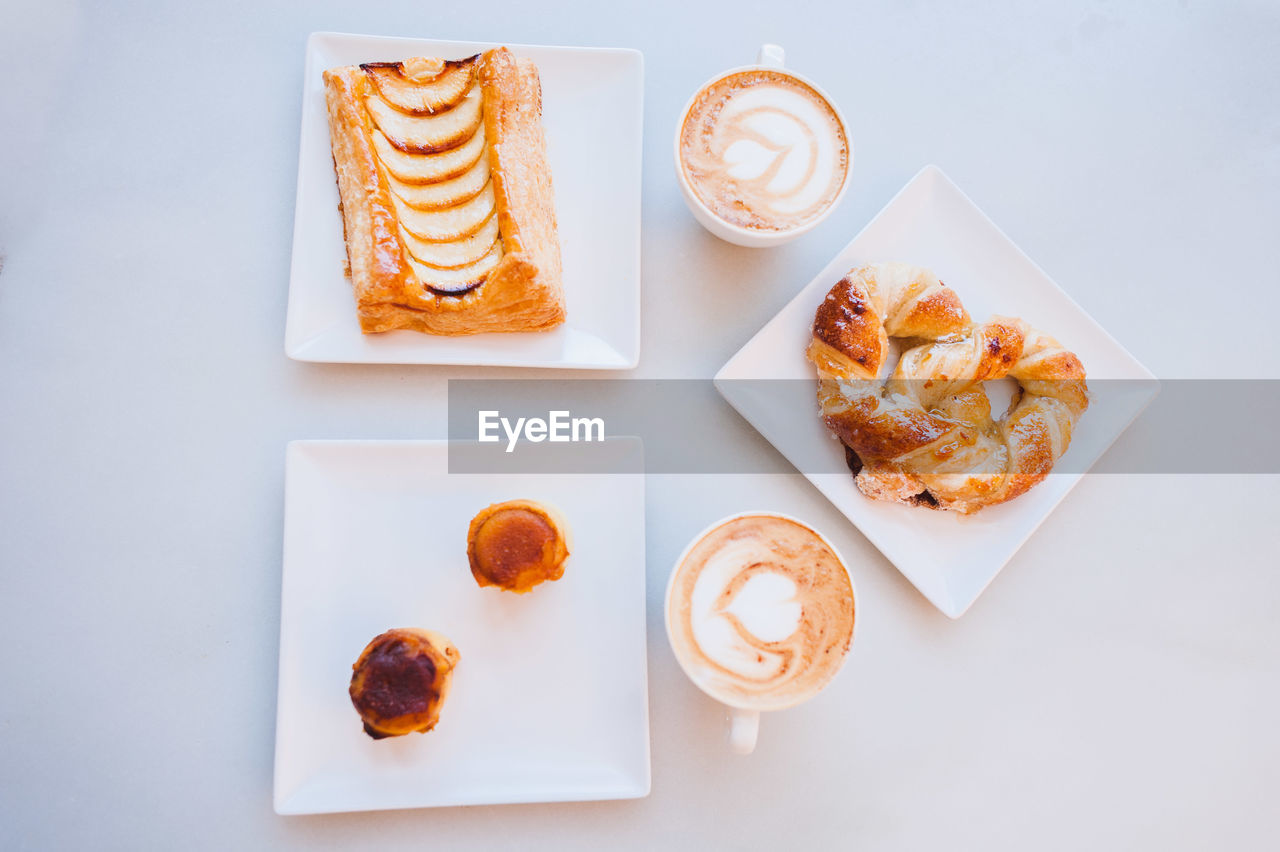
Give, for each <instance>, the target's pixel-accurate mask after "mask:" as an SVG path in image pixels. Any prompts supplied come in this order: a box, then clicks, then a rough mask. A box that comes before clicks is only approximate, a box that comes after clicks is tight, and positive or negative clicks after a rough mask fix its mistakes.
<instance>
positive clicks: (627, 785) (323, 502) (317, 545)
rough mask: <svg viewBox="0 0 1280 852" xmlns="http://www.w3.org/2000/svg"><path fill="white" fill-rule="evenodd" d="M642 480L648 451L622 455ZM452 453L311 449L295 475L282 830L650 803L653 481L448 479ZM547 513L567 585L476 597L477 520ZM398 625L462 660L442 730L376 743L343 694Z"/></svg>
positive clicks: (291, 478)
mask: <svg viewBox="0 0 1280 852" xmlns="http://www.w3.org/2000/svg"><path fill="white" fill-rule="evenodd" d="M611 441H614V442H618V443H619V446H618V447H616V448H615V449H617V450H618V451H619V452H620V453H621V455H622V456H623V457H625V458H627V459H632V458H634V459H635V462H634V463H633V464H630V463H629V464H628V465H627V467H625V468H624V469H627V470H640V469H642V467H641V464H642V462H641V461H640V460H639V457H640V454H641V453H642V449H641V446H640V442H639V440H638V439H635V438H618V439H611ZM448 471H449V450H448V444H447V442H445V441H295V442H293V443H291V444H290V445H289V448H288V453H287V460H286V473H285V522H284V572H283V592H282V598H281V608H280V684H279V699H278V704H277V720H276V762H275V809H276V812H277V813H280V814H310V813H329V812H333V811H358V810H382V809H388V808H415V807H431V806H441V805H478V804H499V803H511V802H553V801H581V800H588V799H625V798H635V797H639V796H645V795H647V794H648V792H649V704H648V686H647V662H646V651H645V559H644V544H645V534H644V477H643V475H641V474H609V475H602V474H540V475H538V476H537V477H533V476H517V475H510V474H491V473H485V474H459V473H454V474H450V473H449V472H448ZM512 499H530V500H537V501H539V502H542V503H545V504H547V505H549V506H553V507H555V508H557V509H559V510H560V512H561V513H562V514H563V516H564V518H565V520H566V522H567V524H568V526H569V531H570V535H569V538H570V555H569V560H568V562H567V563H566V564H565V572H564V576H563V577H561V578H560V579H559V580H557V581H555V582H551V583H543V584H541V585H539V586H537V587H535V588H534V589H533V590H532V591H531V592H529V593H528V594H524V595H518V594H514V593H512V592H506V591H502V590H499V589H497V588H493V587H488V588H480V587H479V586H478V585H477V584H476V581H475V580H474V579H473V578H472V576H471V570H470V567H469V565H468V562H467V528H468V525H469V524H470V522H471V518H472V516H474V515H475V513H477V512H479V511H480V510H481V509H483V508H485V507H486V506H488V505H490V504H492V503H498V502H502V501H505V500H512ZM393 627H425V628H428V629H432V630H438V631H439V632H441V633H443V634H444V635H445V636H447V637H449V639H451V640H452V641H453V642H454V644H455V645H457V647H458V650H459V652H460V653H461V659H460V660H459V662H458V666H457V668H456V669H455V672H454V676H453V685H452V688H451V691H450V693H449V697H448V699H447V700H446V701H445V703H444V706H443V707H442V708H441V714H440V722H439V724H438V725H437V726H436V727H435V729H434V730H431V731H429V732H427V733H425V734H409V735H407V736H403V737H392V738H389V739H383V740H374V739H371V738H370V737H369V736H368V735H366V734H365V733H364V731H363V730H362V727H361V721H360V717H359V715H358V714H357V713H356V711H355V709H354V708H353V707H352V705H351V699H350V697H349V696H348V694H347V687H348V685H349V683H350V680H351V666H352V664H353V663H354V662H355V660H356V658H357V657H358V656H359V654H360V651H361V650H362V649H363V648H364V646H365V645H366V644H367V643H368V642H369V640H370V639H372V638H373V637H374V636H377V635H378V634H379V633H382V632H383V631H385V630H388V629H390V628H393Z"/></svg>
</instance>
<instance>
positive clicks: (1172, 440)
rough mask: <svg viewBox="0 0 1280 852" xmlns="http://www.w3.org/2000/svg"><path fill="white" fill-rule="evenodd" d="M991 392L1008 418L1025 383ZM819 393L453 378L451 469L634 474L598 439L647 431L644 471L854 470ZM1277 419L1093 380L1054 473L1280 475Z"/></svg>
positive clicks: (1134, 384)
mask: <svg viewBox="0 0 1280 852" xmlns="http://www.w3.org/2000/svg"><path fill="white" fill-rule="evenodd" d="M1038 390H1040V391H1041V392H1042V393H1045V394H1047V395H1049V396H1053V395H1054V388H1052V387H1051V386H1050V387H1047V388H1045V387H1042V388H1039V389H1038ZM899 391H900V392H903V393H905V394H906V395H907V396H912V395H918V396H919V397H922V398H925V399H928V398H929V397H930V392H929V390H928V389H926V388H923V387H921V388H905V389H903V388H899ZM986 391H987V396H988V397H989V398H990V400H991V413H992V417H994V418H996V419H997V420H998V419H999V418H1000V417H1001V416H1002V414H1003V413H1004V412H1005V410H1006V408H1007V407H1008V405H1009V403H1010V401H1011V400H1012V399H1014V396H1015V394H1016V393H1017V392H1018V388H1017V386H1016V385H1015V384H1014V383H1013V382H1011V381H1008V380H1004V381H999V382H991V383H988V385H987V387H986ZM816 392H817V383H816V382H815V381H771V380H760V381H725V382H719V383H715V382H712V381H711V380H702V379H699V380H681V379H673V380H656V379H655V380H649V379H637V380H626V379H623V380H618V379H606V380H564V379H556V380H503V381H490V380H472V379H462V380H451V381H450V382H449V438H450V442H451V444H450V456H449V467H450V471H451V472H455V473H540V472H562V473H614V472H627V473H636V472H641V471H639V470H637V465H639V464H641V462H640V461H639V460H638V457H637V456H636V455H635V454H619V453H618V452H617V451H616V450H610V448H609V442H607V441H603V440H601V439H604V438H613V437H619V436H637V437H639V438H641V439H642V440H643V442H644V454H643V463H642V464H643V472H646V473H791V472H794V471H796V470H799V471H801V472H803V473H834V472H842V471H847V470H848V469H849V468H848V463H849V459H848V458H847V457H846V452H845V448H844V446H843V445H842V444H841V443H840V442H839V440H837V439H836V438H835V437H834V436H832V435H831V433H830V432H829V431H828V429H827V428H826V426H825V425H824V424H823V422H822V419H821V417H820V414H819V410H818V403H817V398H816ZM934 410H935V411H936V409H934ZM1278 424H1280V381H1263V380H1178V381H1164V382H1154V381H1105V380H1097V379H1090V380H1089V408H1088V410H1087V411H1086V412H1084V414H1083V415H1082V416H1081V417H1080V418H1079V419H1078V421H1077V422H1076V424H1075V427H1074V429H1073V433H1072V439H1071V446H1070V449H1069V450H1068V451H1067V452H1066V453H1065V454H1064V455H1063V456H1062V458H1060V459H1059V460H1058V463H1057V465H1056V466H1055V468H1054V472H1055V473H1082V472H1084V471H1090V472H1092V473H1126V474H1133V473H1280V441H1277V438H1276V431H1277V425H1278Z"/></svg>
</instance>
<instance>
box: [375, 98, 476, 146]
mask: <svg viewBox="0 0 1280 852" xmlns="http://www.w3.org/2000/svg"><path fill="white" fill-rule="evenodd" d="M483 101H484V99H483V98H482V97H481V96H480V92H479V91H475V92H473V93H472V94H469V95H467V96H466V97H464V98H463V99H462V100H461V101H460V102H459V103H458V105H457V106H455V107H453V108H452V109H447V110H445V111H444V112H440V113H436V114H435V115H427V116H413V115H405V114H404V113H402V112H400V111H399V110H397V109H396V108H395V107H392V106H390V105H388V104H387V102H386V101H384V100H382V98H379V97H375V96H372V95H370V96H369V97H367V98H365V99H364V103H365V106H366V107H367V108H368V110H369V114H370V115H371V116H373V123H374V124H376V125H378V129H379V130H381V131H382V132H383V134H384V135H386V137H387V141H389V142H390V143H391V144H392V145H394V146H396V147H397V148H399V149H400V150H401V151H404V152H405V153H407V154H436V153H439V152H440V151H447V150H449V149H450V148H454V147H456V146H458V145H461V144H462V143H463V142H465V141H467V139H469V138H471V135H472V134H473V133H475V129H476V127H478V126H479V124H480V116H481V106H482V104H483Z"/></svg>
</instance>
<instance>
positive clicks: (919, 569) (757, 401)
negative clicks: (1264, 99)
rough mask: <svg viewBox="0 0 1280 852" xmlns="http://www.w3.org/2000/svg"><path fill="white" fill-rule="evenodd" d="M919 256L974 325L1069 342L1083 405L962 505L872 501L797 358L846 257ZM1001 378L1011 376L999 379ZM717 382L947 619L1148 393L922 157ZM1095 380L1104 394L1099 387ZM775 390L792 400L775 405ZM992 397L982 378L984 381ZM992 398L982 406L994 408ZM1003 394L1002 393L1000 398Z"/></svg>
mask: <svg viewBox="0 0 1280 852" xmlns="http://www.w3.org/2000/svg"><path fill="white" fill-rule="evenodd" d="M881 261H901V262H904V263H910V264H913V265H916V266H923V267H927V268H928V269H930V270H932V271H933V273H934V274H936V275H937V276H938V277H940V278H941V279H942V280H943V281H944V282H945V283H946V284H947V286H949V287H950V288H951V289H953V290H954V291H955V292H956V294H957V295H958V296H959V297H960V300H961V301H962V302H963V303H964V306H965V308H966V309H968V312H969V314H970V316H972V317H973V318H974V320H975V321H978V322H982V321H984V320H986V319H987V318H988V317H990V316H992V315H996V314H999V315H1004V316H1014V317H1021V318H1023V319H1025V320H1026V321H1027V322H1029V323H1030V324H1031V325H1032V326H1033V327H1035V328H1040V329H1043V330H1045V331H1046V332H1047V333H1049V334H1051V335H1053V336H1054V337H1055V338H1057V339H1058V340H1060V341H1061V342H1062V344H1063V345H1064V346H1066V347H1067V348H1068V349H1070V350H1071V351H1073V352H1075V353H1076V354H1077V355H1078V356H1079V358H1080V360H1081V361H1082V362H1083V364H1084V366H1085V369H1086V371H1087V372H1088V378H1089V384H1090V388H1091V391H1092V392H1093V403H1092V404H1091V405H1090V407H1089V410H1088V411H1086V412H1085V413H1084V414H1083V415H1082V416H1081V418H1080V420H1079V421H1078V423H1077V424H1076V427H1075V430H1074V432H1073V434H1072V438H1071V446H1070V448H1069V449H1068V450H1067V452H1066V453H1065V454H1064V455H1063V456H1062V458H1060V459H1058V462H1057V464H1056V465H1055V467H1054V471H1053V472H1052V473H1050V474H1049V476H1048V477H1047V478H1046V479H1045V480H1044V481H1043V482H1041V483H1040V484H1039V485H1037V486H1035V487H1034V488H1032V489H1031V490H1030V491H1028V492H1027V493H1025V494H1023V495H1022V496H1020V497H1016V498H1014V499H1013V500H1010V501H1009V502H1007V503H1002V504H999V505H995V506H989V507H987V508H985V509H982V510H981V511H979V512H977V513H975V514H972V515H959V514H957V513H955V512H947V511H940V510H933V509H929V508H924V507H920V506H906V505H901V504H898V503H890V502H883V501H878V500H872V499H870V498H868V497H866V496H865V495H863V494H862V492H861V491H859V490H858V488H857V486H856V485H855V484H854V479H853V476H852V474H851V473H850V472H849V469H848V468H847V466H846V464H845V457H844V447H843V446H842V445H841V444H840V442H839V441H838V440H836V439H835V438H834V437H833V436H831V435H830V434H829V433H828V431H827V428H826V426H825V425H824V424H823V422H822V420H821V419H820V417H819V414H818V404H817V401H816V399H815V390H816V386H817V383H816V379H815V373H814V367H813V365H812V364H811V363H809V361H808V360H806V358H805V348H806V347H807V346H808V344H809V340H810V336H811V331H812V326H813V318H814V312H815V310H816V309H817V307H818V305H819V303H821V302H822V300H823V298H824V297H825V296H826V294H827V292H828V290H830V289H831V287H832V285H834V284H835V283H836V282H837V281H839V280H840V279H841V278H842V277H844V275H845V274H846V273H847V272H848V271H849V270H850V269H852V268H854V267H856V266H861V265H864V264H868V263H877V262H881ZM1010 384H1011V383H1010ZM716 385H717V387H718V388H719V390H720V393H721V394H722V395H723V396H724V397H725V399H727V400H728V401H729V403H730V404H732V405H733V406H734V407H735V408H736V409H738V412H739V413H740V414H742V416H743V417H745V418H746V419H747V420H748V421H750V423H751V425H752V426H754V427H755V428H756V429H757V430H758V431H759V432H760V433H761V434H762V435H764V437H765V438H767V439H768V440H769V442H770V443H772V444H773V445H774V446H775V447H776V448H777V449H778V451H779V452H781V453H782V454H783V455H784V456H786V457H787V459H788V460H790V461H791V463H792V464H794V465H795V466H796V467H797V468H798V469H799V470H800V472H801V473H803V474H804V475H805V476H806V477H808V479H809V480H810V481H811V482H812V483H813V484H814V485H815V486H817V488H818V489H819V490H820V491H821V492H822V493H823V494H825V495H826V497H827V498H828V499H829V500H831V502H832V503H834V504H835V505H836V507H837V508H838V509H840V510H841V511H842V512H843V513H844V514H845V515H846V516H847V517H848V518H849V520H851V521H852V522H853V523H854V524H855V525H856V526H857V527H858V529H859V530H861V531H862V533H863V534H864V535H865V536H866V537H867V538H868V539H870V541H871V543H872V544H874V545H875V546H876V547H878V548H879V549H880V552H881V553H883V554H884V555H885V556H886V557H888V559H889V560H890V561H891V562H892V563H893V564H894V565H895V566H897V568H898V569H899V570H900V571H901V572H902V573H903V574H904V575H906V577H907V579H908V580H910V581H911V582H912V583H913V584H914V585H915V586H916V588H918V589H919V590H920V591H921V592H922V593H923V594H924V596H925V597H927V598H928V599H929V600H930V601H931V602H933V604H934V605H935V606H937V607H938V609H940V610H942V611H943V612H944V613H946V614H947V615H949V616H951V617H952V618H956V617H959V616H960V615H962V614H963V613H964V612H965V611H966V610H967V609H968V608H969V607H970V605H972V604H973V602H974V601H975V600H977V598H978V596H979V595H980V594H981V593H982V591H983V589H985V588H986V587H987V585H988V584H989V583H990V582H991V581H992V580H993V579H995V577H996V575H997V574H998V573H999V572H1000V570H1001V568H1003V567H1004V565H1005V564H1006V563H1007V562H1008V561H1009V560H1010V559H1011V558H1012V557H1013V555H1014V553H1016V552H1017V550H1018V548H1020V547H1021V546H1022V544H1023V542H1025V541H1026V540H1027V538H1028V537H1030V536H1031V534H1032V533H1033V532H1035V530H1036V528H1037V527H1038V526H1040V524H1041V523H1043V522H1044V520H1045V518H1047V517H1048V516H1049V514H1050V513H1051V512H1052V511H1053V509H1054V507H1056V506H1057V505H1058V503H1059V502H1061V501H1062V499H1063V498H1064V497H1066V496H1067V493H1068V492H1069V491H1070V490H1071V489H1072V488H1073V487H1074V486H1075V484H1076V483H1077V482H1079V481H1080V478H1081V477H1082V476H1083V475H1084V471H1087V470H1088V469H1089V468H1090V467H1092V465H1093V464H1094V462H1095V461H1096V460H1097V459H1098V458H1099V457H1101V455H1102V453H1104V452H1105V451H1106V450H1107V448H1108V447H1110V446H1111V444H1112V443H1113V442H1114V441H1115V440H1116V439H1117V438H1118V437H1120V434H1121V433H1122V432H1123V431H1124V430H1125V429H1126V428H1128V426H1129V424H1130V423H1132V422H1133V420H1134V418H1136V417H1137V416H1138V414H1140V413H1141V412H1142V410H1143V409H1144V408H1145V407H1146V406H1147V404H1148V403H1149V402H1150V401H1151V400H1152V399H1153V398H1154V396H1155V394H1156V392H1157V390H1158V385H1157V383H1156V382H1155V379H1154V377H1153V376H1152V375H1151V373H1150V372H1149V371H1148V370H1147V369H1146V368H1145V367H1143V366H1142V364H1140V363H1139V362H1138V361H1137V359H1135V358H1134V357H1133V356H1132V355H1130V354H1129V353H1128V352H1127V351H1126V350H1125V349H1124V347H1123V346H1121V345H1120V344H1119V343H1117V342H1116V341H1115V339H1114V338H1112V337H1111V336H1110V335H1109V334H1107V332H1106V331H1104V330H1103V329H1102V327H1101V326H1099V325H1098V324H1097V322H1095V321H1094V320H1093V319H1092V318H1091V317H1090V316H1089V315H1088V314H1086V313H1085V312H1084V310H1083V309H1082V308H1081V307H1080V306H1079V305H1077V304H1076V303H1075V302H1074V301H1072V299H1071V297H1070V296H1068V295H1067V294H1066V293H1065V292H1063V290H1062V289H1061V288H1059V287H1058V285H1057V284H1056V283H1054V281H1053V279H1051V278H1050V277H1049V276H1048V275H1047V274H1045V272H1044V270H1042V269H1040V267H1038V266H1037V265H1036V264H1035V263H1034V262H1033V261H1032V260H1031V259H1030V258H1029V257H1027V256H1026V255H1025V254H1024V253H1023V252H1022V251H1021V249H1019V248H1018V247H1017V246H1016V245H1015V244H1014V243H1013V241H1012V240H1010V239H1009V238H1008V237H1007V236H1006V235H1005V234H1004V233H1003V232H1002V231H1001V230H1000V229H999V228H998V227H996V225H995V224H994V223H993V222H992V221H991V220H990V219H988V218H987V217H986V215H985V214H983V212H982V211H981V210H980V209H978V207H977V205H975V204H974V203H973V202H972V201H971V200H969V198H968V196H966V195H965V194H964V193H963V192H961V191H960V189H959V188H958V187H957V186H956V185H955V184H954V183H952V182H951V180H950V179H948V178H947V176H946V175H945V174H943V173H942V170H941V169H939V168H938V167H936V166H927V167H925V168H924V169H922V170H921V171H920V172H919V174H917V175H916V176H915V177H914V178H912V179H911V181H910V182H909V183H907V185H906V186H905V187H904V188H903V189H902V190H901V191H900V192H899V193H898V194H897V195H896V196H894V198H893V199H892V200H891V201H890V202H889V203H888V204H887V205H885V207H884V209H882V210H881V211H880V212H879V213H878V214H876V217H875V218H874V219H872V220H871V222H870V223H869V224H868V225H867V226H866V227H865V228H863V229H862V231H861V232H860V233H859V234H858V235H857V236H856V237H854V238H853V240H852V242H850V243H849V244H848V245H847V246H845V248H844V249H843V250H842V251H841V252H840V253H839V254H838V255H836V257H835V259H833V260H832V261H831V263H829V264H827V266H826V268H825V269H823V270H822V271H821V272H820V273H818V276H817V277H816V278H814V279H813V280H812V281H811V282H809V284H808V285H807V286H806V287H805V288H804V289H803V290H801V291H800V294H799V295H798V296H796V297H795V299H793V300H792V301H791V302H790V303H789V304H788V305H787V306H786V307H785V308H783V309H782V311H781V312H780V313H779V314H778V315H777V316H776V317H774V318H773V319H772V320H770V322H769V323H768V324H767V325H765V327H764V328H762V329H761V330H760V331H759V332H758V333H757V334H756V335H755V336H754V337H753V338H751V340H749V341H748V342H747V344H746V345H745V346H743V347H742V349H741V350H739V351H738V353H737V354H736V355H734V356H733V358H731V359H730V360H729V362H728V363H727V364H725V365H724V367H722V368H721V370H720V372H719V373H718V374H717V375H716ZM1100 387H1104V388H1105V392H1104V393H1101V394H1099V393H1098V390H1099V388H1100ZM778 388H785V389H786V395H787V398H788V400H789V401H790V402H793V403H794V404H788V405H779V404H778V401H779V391H778ZM988 395H989V396H992V389H991V388H990V387H989V388H988ZM1000 402H1001V401H1000V400H998V399H995V398H994V397H993V399H992V403H993V404H992V410H993V411H1002V410H1004V406H1003V405H1001V404H1000ZM1007 402H1008V398H1007V397H1006V398H1005V400H1004V403H1005V404H1007Z"/></svg>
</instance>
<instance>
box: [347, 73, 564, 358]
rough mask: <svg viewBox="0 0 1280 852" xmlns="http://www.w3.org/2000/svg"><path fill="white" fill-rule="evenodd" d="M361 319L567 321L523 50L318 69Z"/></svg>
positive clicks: (471, 324)
mask: <svg viewBox="0 0 1280 852" xmlns="http://www.w3.org/2000/svg"><path fill="white" fill-rule="evenodd" d="M324 83H325V99H326V102H327V105H328V112H329V131H330V138H331V141H332V144H333V161H334V168H335V170H336V172H337V177H338V189H339V192H340V193H341V196H342V219H343V230H344V233H345V237H346V244H347V259H348V263H349V264H350V269H351V280H352V284H353V286H354V289H355V296H356V308H357V311H358V313H359V317H360V327H361V329H362V330H363V331H364V332H365V333H373V332H380V331H388V330H391V329H397V328H407V329H414V330H416V331H422V332H427V333H430V334H450V335H454V334H476V333H479V332H491V331H531V330H540V329H548V328H552V327H554V326H556V325H559V324H560V323H561V322H563V321H564V314H565V310H564V292H563V288H562V286H561V281H560V246H559V240H558V237H557V233H556V217H555V204H554V197H553V195H552V189H551V173H550V170H549V168H548V166H547V157H546V145H545V141H544V139H543V133H542V87H541V82H540V80H539V77H538V70H537V67H536V66H535V65H534V64H533V62H532V61H531V60H528V59H516V58H515V57H514V56H512V54H511V52H510V51H508V50H507V49H506V48H498V49H496V50H490V51H487V52H485V53H482V54H477V55H476V56H472V57H469V58H467V59H461V60H443V59H430V58H421V57H420V58H414V59H406V60H404V61H402V62H376V63H368V64H365V65H352V66H347V67H344V68H334V69H331V70H328V71H325V72H324Z"/></svg>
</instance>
